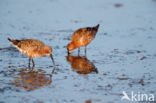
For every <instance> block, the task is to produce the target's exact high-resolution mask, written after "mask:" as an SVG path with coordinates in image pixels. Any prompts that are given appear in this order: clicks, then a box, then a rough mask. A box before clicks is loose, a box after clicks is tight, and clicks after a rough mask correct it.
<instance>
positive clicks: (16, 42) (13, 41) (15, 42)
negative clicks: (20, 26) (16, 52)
mask: <svg viewBox="0 0 156 103" xmlns="http://www.w3.org/2000/svg"><path fill="white" fill-rule="evenodd" d="M8 40H9V41H10V42H11V43H13V44H14V45H17V44H18V43H19V42H20V40H12V39H10V38H8Z"/></svg>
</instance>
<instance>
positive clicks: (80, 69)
mask: <svg viewBox="0 0 156 103" xmlns="http://www.w3.org/2000/svg"><path fill="white" fill-rule="evenodd" d="M66 60H67V62H69V63H70V64H71V67H72V69H73V70H74V71H76V72H77V73H78V74H89V73H92V72H95V73H98V70H97V68H96V67H95V65H94V64H93V63H92V62H90V61H89V60H88V59H87V57H86V56H72V54H69V55H68V56H66Z"/></svg>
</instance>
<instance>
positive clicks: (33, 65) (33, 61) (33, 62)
mask: <svg viewBox="0 0 156 103" xmlns="http://www.w3.org/2000/svg"><path fill="white" fill-rule="evenodd" d="M32 65H33V66H32V68H33V67H35V63H34V60H33V59H32Z"/></svg>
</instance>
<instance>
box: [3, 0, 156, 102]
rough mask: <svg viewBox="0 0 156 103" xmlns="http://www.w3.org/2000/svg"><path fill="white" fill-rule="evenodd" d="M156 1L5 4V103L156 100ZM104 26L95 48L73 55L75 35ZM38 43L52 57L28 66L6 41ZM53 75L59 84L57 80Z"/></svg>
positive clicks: (15, 0) (22, 0)
mask: <svg viewBox="0 0 156 103" xmlns="http://www.w3.org/2000/svg"><path fill="white" fill-rule="evenodd" d="M155 18H156V0H0V85H1V86H0V103H21V102H22V103H129V102H131V101H128V100H121V97H122V91H126V92H127V93H128V95H130V93H131V91H134V92H136V93H138V92H140V93H147V94H150V93H152V94H155V96H156V88H155V87H156V69H155V67H156V64H155V61H156V48H155V47H154V46H155V44H156V19H155ZM97 24H100V28H99V31H98V33H97V35H96V38H95V40H94V41H93V42H92V43H91V44H89V45H88V46H87V56H86V57H85V56H84V48H83V47H82V48H81V55H80V56H77V50H74V51H73V54H72V55H67V51H66V45H67V44H68V43H69V42H70V38H71V35H72V34H73V32H74V31H75V30H77V29H79V28H82V27H92V26H95V25H97ZM8 37H9V38H12V39H28V38H33V39H38V40H41V41H43V42H44V43H45V44H47V45H49V46H51V47H52V48H53V55H54V59H55V62H56V70H55V73H54V74H52V70H53V68H54V67H53V66H52V63H51V60H50V58H49V57H44V58H38V59H35V64H36V66H35V68H34V70H33V71H30V70H29V69H28V58H27V57H26V56H25V55H23V54H21V53H20V52H18V50H17V49H15V48H14V47H13V46H12V45H11V43H10V42H8V40H7V38H8ZM51 75H52V76H51Z"/></svg>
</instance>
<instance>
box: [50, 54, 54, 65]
mask: <svg viewBox="0 0 156 103" xmlns="http://www.w3.org/2000/svg"><path fill="white" fill-rule="evenodd" d="M50 58H51V60H52V62H53V64H54V66H55V61H54V58H53V55H52V54H50Z"/></svg>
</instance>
